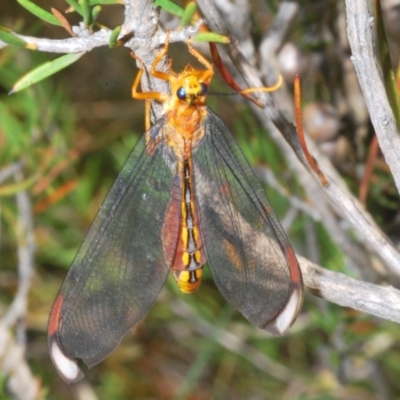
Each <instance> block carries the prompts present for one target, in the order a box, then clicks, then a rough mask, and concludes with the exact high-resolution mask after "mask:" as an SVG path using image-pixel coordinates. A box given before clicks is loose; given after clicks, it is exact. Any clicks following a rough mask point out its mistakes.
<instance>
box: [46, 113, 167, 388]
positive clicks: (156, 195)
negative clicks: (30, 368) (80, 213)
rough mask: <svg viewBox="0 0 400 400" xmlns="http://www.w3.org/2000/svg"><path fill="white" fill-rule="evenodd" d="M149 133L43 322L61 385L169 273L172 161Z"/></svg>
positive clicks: (95, 356)
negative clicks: (165, 241)
mask: <svg viewBox="0 0 400 400" xmlns="http://www.w3.org/2000/svg"><path fill="white" fill-rule="evenodd" d="M162 126H163V120H161V121H159V123H158V124H156V125H155V126H154V127H153V128H152V130H151V136H152V140H151V143H150V146H149V147H148V148H151V149H152V150H151V153H150V154H149V152H148V151H146V146H145V141H144V138H142V139H141V140H140V141H139V142H138V144H137V145H136V146H135V148H134V150H133V151H132V153H131V155H130V156H129V158H128V160H127V162H126V164H125V165H124V167H123V169H122V171H121V172H120V174H119V176H118V178H117V180H116V181H115V183H114V185H113V186H112V188H111V190H110V192H109V194H108V195H107V197H106V199H105V201H104V204H103V205H102V206H101V208H100V211H99V213H98V215H97V216H96V218H95V220H94V222H93V224H92V226H91V228H90V230H89V232H88V234H87V236H86V237H85V239H84V242H83V244H82V246H81V248H80V249H79V251H78V254H77V255H76V258H75V260H74V262H73V264H72V266H71V269H70V270H69V272H68V275H67V277H66V278H65V281H64V283H63V285H62V287H61V289H60V293H59V295H58V297H57V299H56V302H55V304H54V307H53V310H52V314H51V317H50V321H49V346H50V354H51V356H52V358H53V362H54V363H55V365H56V367H57V368H58V370H59V372H60V374H61V375H62V376H63V378H64V379H65V380H67V381H75V380H78V379H80V378H81V377H82V374H81V372H80V371H79V369H78V367H77V365H76V362H75V360H74V359H76V358H81V359H83V361H84V362H85V363H86V364H87V365H88V366H89V367H91V366H93V365H95V364H97V363H99V362H100V361H101V360H103V359H104V358H105V357H106V356H107V355H109V354H110V353H111V352H112V351H113V350H114V349H115V348H116V346H117V345H118V343H119V342H120V340H121V339H122V337H123V335H124V334H125V333H126V332H127V331H128V330H129V329H130V328H132V327H133V326H134V325H135V324H137V323H138V322H139V321H140V320H141V319H142V318H143V317H144V316H145V315H146V313H147V312H148V310H149V309H150V307H151V305H152V304H153V302H154V301H155V299H156V297H157V295H158V293H159V292H160V290H161V288H162V286H163V284H164V282H165V279H166V277H167V274H168V266H167V265H166V262H165V258H164V254H163V246H162V242H161V230H162V226H163V222H164V215H165V211H166V207H167V203H168V200H169V195H170V189H171V186H172V180H173V175H172V173H171V169H173V166H172V164H173V163H174V157H173V154H172V153H171V151H170V149H169V147H168V146H167V145H166V144H165V142H164V141H163V140H162V136H163V128H162Z"/></svg>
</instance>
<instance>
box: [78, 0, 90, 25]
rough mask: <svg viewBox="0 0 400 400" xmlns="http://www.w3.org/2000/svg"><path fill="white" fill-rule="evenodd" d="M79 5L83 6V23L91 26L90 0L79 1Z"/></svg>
mask: <svg viewBox="0 0 400 400" xmlns="http://www.w3.org/2000/svg"><path fill="white" fill-rule="evenodd" d="M78 3H79V5H80V6H81V10H82V16H83V23H84V24H85V26H89V25H90V19H91V13H90V6H89V1H88V0H78Z"/></svg>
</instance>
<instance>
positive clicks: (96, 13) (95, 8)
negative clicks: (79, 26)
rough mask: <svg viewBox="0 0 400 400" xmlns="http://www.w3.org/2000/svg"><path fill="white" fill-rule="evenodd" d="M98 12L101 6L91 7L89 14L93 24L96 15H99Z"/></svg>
mask: <svg viewBox="0 0 400 400" xmlns="http://www.w3.org/2000/svg"><path fill="white" fill-rule="evenodd" d="M100 12H101V7H100V6H94V7H93V8H92V11H91V14H92V15H91V21H92V24H94V23H95V22H96V20H97V17H98V16H99V14H100Z"/></svg>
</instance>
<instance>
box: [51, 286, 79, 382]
mask: <svg viewBox="0 0 400 400" xmlns="http://www.w3.org/2000/svg"><path fill="white" fill-rule="evenodd" d="M63 301H64V300H63V296H62V294H59V295H58V296H57V299H56V301H55V302H54V306H53V308H52V310H51V314H50V318H49V325H48V328H47V330H48V346H49V352H50V357H51V360H52V361H53V364H54V365H55V367H56V369H57V371H58V373H59V375H60V376H61V378H62V379H64V381H65V382H67V383H74V382H77V381H79V380H81V379H82V378H83V377H84V374H83V372H82V371H81V370H80V368H79V367H78V363H77V362H76V360H74V359H72V358H70V357H68V356H67V355H66V354H65V353H64V351H63V349H62V345H61V343H60V335H59V333H60V330H61V325H62V315H61V309H62V306H63Z"/></svg>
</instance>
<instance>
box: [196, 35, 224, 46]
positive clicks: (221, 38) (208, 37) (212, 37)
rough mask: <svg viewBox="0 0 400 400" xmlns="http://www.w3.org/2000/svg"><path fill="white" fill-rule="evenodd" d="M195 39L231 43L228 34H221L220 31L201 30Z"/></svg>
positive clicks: (197, 40)
mask: <svg viewBox="0 0 400 400" xmlns="http://www.w3.org/2000/svg"><path fill="white" fill-rule="evenodd" d="M193 40H194V41H195V42H216V43H224V44H226V43H229V42H230V40H229V38H228V37H227V36H224V35H220V34H219V33H215V32H200V33H197V34H196V35H195V36H194V37H193Z"/></svg>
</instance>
